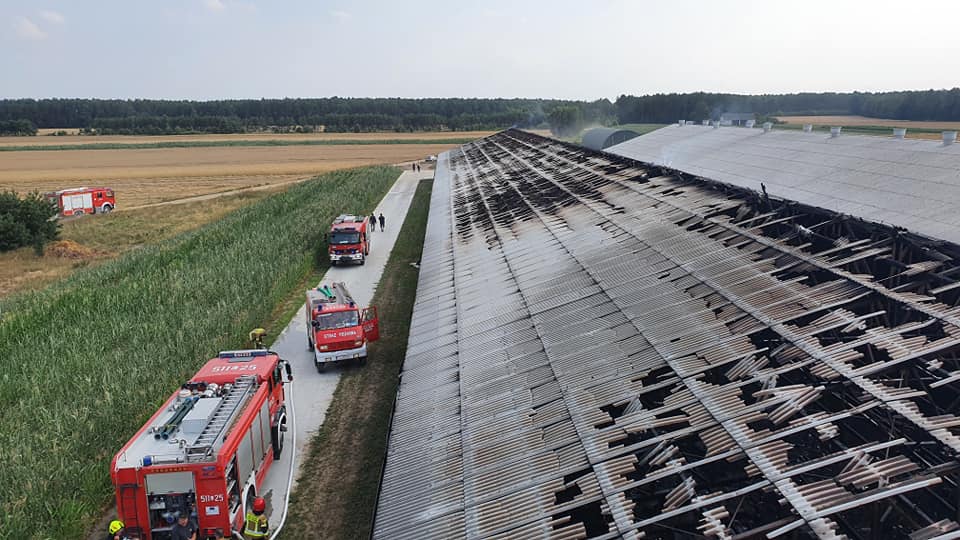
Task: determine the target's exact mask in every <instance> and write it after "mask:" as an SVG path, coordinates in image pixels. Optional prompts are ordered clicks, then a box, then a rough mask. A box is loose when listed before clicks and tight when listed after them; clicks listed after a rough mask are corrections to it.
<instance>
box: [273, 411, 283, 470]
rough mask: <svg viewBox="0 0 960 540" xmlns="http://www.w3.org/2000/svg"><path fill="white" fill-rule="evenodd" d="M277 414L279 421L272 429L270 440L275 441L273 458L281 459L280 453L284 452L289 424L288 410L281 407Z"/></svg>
mask: <svg viewBox="0 0 960 540" xmlns="http://www.w3.org/2000/svg"><path fill="white" fill-rule="evenodd" d="M277 414H278V415H279V418H278V420H277V423H276V425H275V426H273V428H271V429H270V441H271V442H272V443H273V459H280V454H282V453H283V435H284V432H285V431H286V426H287V414H286V411H284V410H283V409H280V411H279V412H278V413H277Z"/></svg>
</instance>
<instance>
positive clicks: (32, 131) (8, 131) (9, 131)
mask: <svg viewBox="0 0 960 540" xmlns="http://www.w3.org/2000/svg"><path fill="white" fill-rule="evenodd" d="M36 134H37V126H35V125H33V122H31V121H30V120H24V119H20V120H0V135H36Z"/></svg>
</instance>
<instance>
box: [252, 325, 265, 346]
mask: <svg viewBox="0 0 960 540" xmlns="http://www.w3.org/2000/svg"><path fill="white" fill-rule="evenodd" d="M266 336H267V331H266V330H264V329H263V328H254V329H253V330H251V331H250V342H251V343H253V348H254V349H266V347H264V346H263V338H265V337H266Z"/></svg>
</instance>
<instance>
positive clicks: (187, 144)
mask: <svg viewBox="0 0 960 540" xmlns="http://www.w3.org/2000/svg"><path fill="white" fill-rule="evenodd" d="M472 140H474V139H473V138H470V137H467V138H453V139H322V140H303V139H300V140H283V139H264V140H233V141H160V142H149V143H114V142H109V143H90V144H51V145H22V146H0V152H41V151H49V150H138V149H144V148H205V147H221V146H344V145H370V144H451V145H453V144H465V143H468V142H470V141H472Z"/></svg>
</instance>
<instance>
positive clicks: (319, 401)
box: [260, 170, 433, 528]
mask: <svg viewBox="0 0 960 540" xmlns="http://www.w3.org/2000/svg"><path fill="white" fill-rule="evenodd" d="M432 174H433V171H422V172H412V171H409V170H405V171H404V172H403V173H402V174H401V175H400V177H399V178H397V180H396V182H395V183H394V184H393V187H391V188H390V191H389V192H388V193H387V195H386V196H385V197H384V198H383V200H381V201H380V204H378V205H377V208H376V210H375V213H376V214H377V215H380V213H381V212H382V213H383V216H384V218H386V226H387V229H386V231H383V232H380V230H379V229H378V230H377V232H376V233H374V234H373V235H371V240H370V255H369V256H368V257H367V261H366V263H365V264H364V265H363V266H360V265H350V266H334V267H331V268H330V269H329V270H328V271H327V273H326V274H324V276H323V279H322V281H321V282H322V283H331V282H333V281H342V282H344V283H346V285H347V289H348V290H349V291H350V294H352V295H353V298H354V299H355V300H356V301H357V303H358V304H359V305H360V306H361V307H366V306H368V305H370V301H371V300H372V299H373V293H374V291H375V289H376V287H377V283H378V282H379V281H380V276H381V275H382V274H383V269H384V267H385V266H386V264H387V259H389V258H390V252H391V251H392V250H393V246H394V243H395V242H396V240H397V236H398V234H399V232H400V227H401V226H402V225H403V221H404V218H405V217H406V215H407V210H408V209H409V208H410V202H411V201H412V200H413V194H414V192H415V191H416V189H417V184H418V183H419V181H420V180H421V179H424V178H430V177H431V175H432ZM305 295H306V291H304V296H305ZM305 317H306V314H305V308H304V307H302V306H301V308H300V310H299V311H298V312H297V314H296V315H295V316H294V317H293V320H291V321H290V323H289V324H288V325H287V327H286V328H285V329H284V330H283V332H281V334H280V335H279V336H278V337H277V340H276V341H275V342H274V344H273V346H272V347H271V349H272V350H274V351H276V352H277V353H279V355H280V357H281V358H283V359H285V360H287V361H289V362H290V364H291V366H292V367H293V381H294V382H293V385H292V387H293V404H294V407H295V412H296V433H293V432H292V431H288V432H287V434H286V440H285V441H284V452H283V454H282V455H281V457H280V460H279V461H278V462H277V463H275V464H274V465H273V467H272V468H271V469H270V472H269V473H268V474H267V478H266V480H265V481H264V484H263V486H262V487H261V490H260V495H261V496H263V497H264V498H265V499H266V500H267V517H268V519H269V520H270V525H271V528H273V527H276V526H277V525H278V524H279V523H280V519H281V516H282V515H283V513H284V512H285V508H284V506H283V505H284V500H285V499H286V495H287V479H288V475H289V472H290V468H291V467H293V468H294V471H295V473H294V478H295V479H297V477H298V476H299V470H300V464H301V461H302V459H303V456H304V453H305V451H306V447H307V444H308V443H309V441H310V440H311V439H312V438H313V435H314V434H316V432H317V430H319V429H320V426H321V425H322V424H323V419H324V418H325V417H326V413H327V409H328V408H329V407H330V402H331V400H332V399H333V393H334V391H335V390H336V389H337V384H338V383H339V382H340V370H341V369H342V368H339V367H337V366H330V367H328V368H327V370H326V371H325V372H323V373H318V372H317V370H316V368H315V367H314V364H313V352H312V351H309V350H307V327H306V319H305ZM367 361H368V362H376V361H377V359H376V358H375V357H373V356H371V357H370V358H369V359H368V360H367ZM358 369H363V367H362V366H361V367H359V368H358ZM288 424H289V421H288ZM294 444H295V445H296V448H297V455H296V460H297V462H296V463H291V461H290V456H291V455H292V452H290V449H291V448H292V447H293V445H294ZM295 482H296V480H295ZM295 485H296V483H294V486H295Z"/></svg>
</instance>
